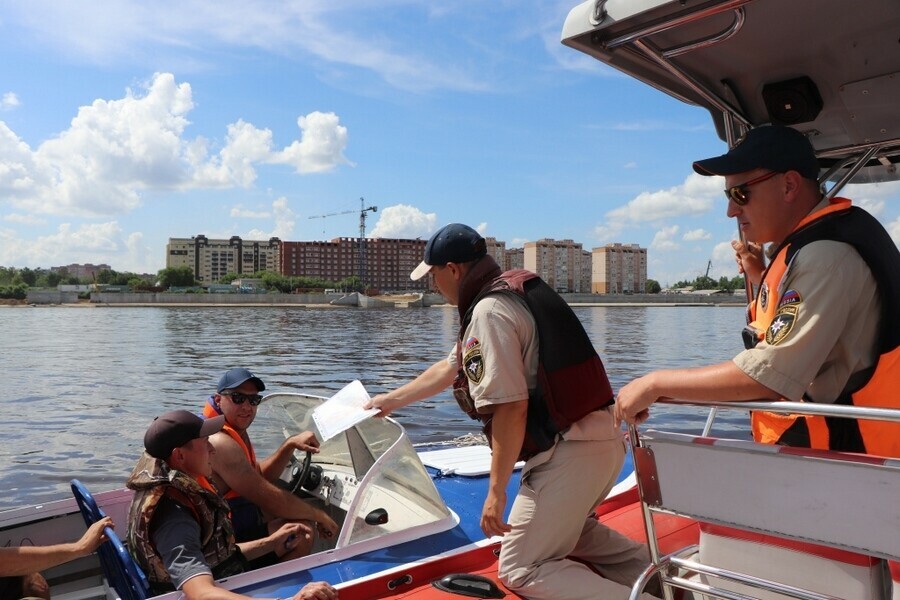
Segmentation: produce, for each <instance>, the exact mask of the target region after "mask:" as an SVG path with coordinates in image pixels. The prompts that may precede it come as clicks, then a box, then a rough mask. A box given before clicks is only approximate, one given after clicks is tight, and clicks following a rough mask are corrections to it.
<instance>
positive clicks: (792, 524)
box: [629, 400, 900, 600]
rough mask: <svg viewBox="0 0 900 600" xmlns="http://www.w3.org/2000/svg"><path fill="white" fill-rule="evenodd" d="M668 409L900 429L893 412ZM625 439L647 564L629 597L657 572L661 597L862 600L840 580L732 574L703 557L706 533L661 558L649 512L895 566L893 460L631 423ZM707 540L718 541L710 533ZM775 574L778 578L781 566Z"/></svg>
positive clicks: (898, 463)
mask: <svg viewBox="0 0 900 600" xmlns="http://www.w3.org/2000/svg"><path fill="white" fill-rule="evenodd" d="M665 403H667V404H677V405H680V406H684V405H692V406H697V407H705V408H710V406H712V407H713V408H714V409H715V410H742V411H746V410H765V411H769V412H775V413H780V414H803V415H814V416H828V417H838V418H853V419H862V420H878V421H888V422H894V423H900V410H897V409H884V408H868V407H865V408H864V407H854V406H835V405H822V404H813V403H800V402H766V401H754V402H714V403H709V402H704V403H698V402H690V401H684V400H666V401H665ZM629 437H630V441H631V445H632V452H633V454H634V462H635V473H636V478H637V483H638V492H639V495H640V499H641V507H642V512H643V517H644V525H645V530H646V534H647V541H648V547H649V551H650V557H651V563H652V564H651V566H650V567H649V568H648V570H647V571H646V572H645V573H644V576H643V577H642V578H641V579H640V580H639V581H638V583H637V584H636V585H635V587H634V589H633V590H632V594H631V598H633V599H636V598H638V597H639V596H640V593H641V591H642V590H643V587H644V585H645V584H646V582H647V581H648V580H649V579H650V578H651V577H652V576H654V575H655V574H657V573H658V574H659V575H660V578H661V581H662V583H663V591H664V597H665V598H666V599H667V600H672V598H673V597H674V596H673V590H674V589H684V590H690V591H692V592H694V593H697V594H701V595H703V596H706V597H713V598H731V599H734V598H752V597H754V596H751V595H747V594H748V593H755V592H753V590H755V591H760V592H761V593H762V594H763V597H769V596H766V595H765V594H766V593H769V594H771V593H774V594H780V595H781V596H782V597H788V598H800V599H804V600H824V599H828V598H840V597H844V598H847V597H861V596H857V595H855V594H853V593H852V592H847V591H838V590H840V589H841V588H840V587H839V586H840V585H841V583H840V582H838V584H834V583H833V582H829V583H828V586H838V587H823V586H822V583H821V581H819V582H816V581H812V582H811V583H809V582H808V581H807V580H805V579H803V580H802V581H803V585H798V584H797V583H796V581H794V582H792V581H791V580H790V577H787V578H785V579H782V578H780V576H779V577H776V576H775V575H773V574H772V572H770V571H767V570H766V569H768V568H769V567H764V568H763V569H762V572H759V570H753V569H750V568H748V569H746V570H745V569H744V568H743V562H741V563H739V564H740V565H741V568H735V567H734V566H733V565H729V564H727V563H725V564H722V563H721V562H718V563H717V561H715V560H709V561H707V560H705V556H710V557H711V556H713V551H712V550H710V551H708V554H707V555H704V549H703V544H704V541H703V540H704V537H703V534H701V543H700V547H697V546H693V547H690V548H684V549H681V550H679V551H677V552H674V553H672V554H670V555H668V556H662V555H661V552H660V546H659V542H658V538H657V535H656V530H655V526H654V519H653V516H654V514H673V515H678V516H683V517H688V518H691V519H694V520H696V521H698V522H700V523H702V524H704V525H703V526H702V527H701V530H704V529H705V530H706V531H716V529H715V528H718V530H728V531H739V532H746V533H747V534H748V535H750V536H751V537H752V536H756V537H754V538H753V539H756V538H758V537H760V536H761V537H762V538H765V539H767V540H768V539H769V538H772V539H776V538H777V539H778V540H782V541H786V543H787V544H789V545H790V544H799V545H800V546H804V545H806V546H810V547H813V548H827V549H831V551H834V552H837V553H838V554H840V553H843V555H852V556H854V557H862V558H863V559H867V558H871V565H873V566H870V567H860V568H861V569H864V570H865V569H866V568H868V569H870V570H872V569H874V570H876V571H877V569H879V568H880V567H879V566H878V565H879V564H880V563H881V561H882V560H888V561H898V560H900V536H897V535H896V533H897V531H898V527H900V503H897V502H896V498H897V497H900V459H896V458H885V457H878V456H872V455H867V454H854V453H847V452H834V451H828V450H813V449H805V448H793V447H785V446H776V445H769V444H758V443H755V442H751V441H748V440H731V439H724V438H716V437H707V436H706V435H701V436H695V435H687V434H682V433H670V432H661V431H653V430H645V431H643V432H640V433H639V431H638V428H637V427H636V426H633V425H632V426H630V427H629ZM706 539H715V538H714V537H713V536H712V535H710V536H708V537H707V538H706ZM763 543H768V542H767V541H766V542H763ZM785 547H789V546H785ZM772 552H775V553H776V554H777V551H775V550H773V551H772ZM741 560H745V557H742V559H741ZM770 562H777V561H776V560H772V561H770ZM779 568H783V565H781V567H779ZM774 572H775V573H776V574H777V573H778V572H779V570H778V568H776V569H775V571H774ZM848 578H849V576H848ZM860 579H862V580H864V579H865V577H859V578H857V580H854V581H848V582H845V583H846V584H847V585H857V584H858V581H859V580H860ZM808 583H809V584H808ZM817 587H818V589H816V588H817ZM748 590H751V591H749V592H748ZM842 594H843V595H842ZM847 594H850V595H847Z"/></svg>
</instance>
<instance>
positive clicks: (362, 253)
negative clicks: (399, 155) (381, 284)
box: [310, 197, 378, 290]
mask: <svg viewBox="0 0 900 600" xmlns="http://www.w3.org/2000/svg"><path fill="white" fill-rule="evenodd" d="M370 211H371V212H377V211H378V207H377V206H374V205H373V206H366V200H365V198H363V197H360V199H359V283H360V285H362V286H363V290H365V287H366V242H365V240H366V217H367V216H368V215H367V214H366V213H368V212H370ZM355 212H356V211H355V210H342V211H340V212H333V213H327V214H324V215H313V216H311V217H310V219H324V218H325V217H334V216H336V215H349V214H350V213H355Z"/></svg>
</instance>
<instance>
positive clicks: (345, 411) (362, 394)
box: [313, 379, 378, 441]
mask: <svg viewBox="0 0 900 600" xmlns="http://www.w3.org/2000/svg"><path fill="white" fill-rule="evenodd" d="M368 401H369V393H368V392H367V391H366V388H364V387H363V384H362V383H361V382H360V381H359V380H358V379H357V380H353V381H352V382H350V383H348V384H347V385H345V386H344V387H343V388H342V389H341V390H340V391H339V392H338V393H336V394H335V395H334V396H332V397H331V398H329V399H328V400H326V401H325V402H324V403H323V404H321V405H319V406H318V407H317V408H316V409H315V410H314V411H313V421H315V423H316V427H318V428H319V433H321V434H322V441H325V440H328V439H331V438H332V437H334V436H336V435H337V434H339V433H341V432H342V431H345V430H347V429H350V428H351V427H353V426H354V425H356V424H357V423H359V422H361V421H365V420H366V419H368V418H369V417H371V416H372V415H375V414H377V413H378V409H377V408H369V409H365V408H363V406H365V404H366V403H367V402H368Z"/></svg>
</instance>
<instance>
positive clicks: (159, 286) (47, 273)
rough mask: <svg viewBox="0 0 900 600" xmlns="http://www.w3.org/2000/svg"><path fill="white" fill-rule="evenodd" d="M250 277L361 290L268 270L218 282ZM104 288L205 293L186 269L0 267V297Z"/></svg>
mask: <svg viewBox="0 0 900 600" xmlns="http://www.w3.org/2000/svg"><path fill="white" fill-rule="evenodd" d="M242 277H243V278H247V277H252V278H253V279H261V280H262V287H263V289H264V290H265V291H271V292H281V293H286V294H289V293H292V292H295V291H299V292H308V291H321V290H325V289H336V290H342V291H356V290H360V289H362V286H361V285H360V281H359V277H356V276H353V277H347V278H346V279H342V280H341V281H329V280H326V279H319V278H314V277H285V276H284V275H281V274H279V273H273V272H272V271H260V272H258V273H254V274H253V275H238V274H237V273H228V274H227V275H225V276H224V277H222V278H221V279H219V281H218V282H216V283H220V284H230V283H231V282H232V281H234V280H235V279H239V278H242ZM61 284H62V285H93V284H98V285H104V286H121V287H125V288H128V290H130V291H135V292H160V291H164V290H168V289H170V288H173V287H176V288H186V291H193V292H201V293H202V292H203V291H205V290H204V289H203V288H202V287H201V286H200V285H199V284H198V282H197V281H196V280H195V279H194V273H193V271H192V270H191V268H190V267H167V268H165V269H161V270H160V271H159V272H158V273H157V274H156V275H155V276H153V275H139V274H137V273H132V272H130V271H115V270H113V269H103V270H101V271H99V272H98V273H97V275H96V278H94V277H76V276H74V275H72V274H70V273H69V271H68V269H65V268H62V269H55V270H52V271H51V270H50V269H42V268H37V269H31V268H29V267H23V268H21V269H19V268H16V267H3V266H0V298H15V299H24V298H25V297H26V295H27V294H28V290H29V289H30V288H55V287H57V286H58V285H61Z"/></svg>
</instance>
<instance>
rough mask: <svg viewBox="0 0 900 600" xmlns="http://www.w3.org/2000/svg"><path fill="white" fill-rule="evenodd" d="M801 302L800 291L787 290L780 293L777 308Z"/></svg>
mask: <svg viewBox="0 0 900 600" xmlns="http://www.w3.org/2000/svg"><path fill="white" fill-rule="evenodd" d="M801 302H803V298H801V297H800V292H798V291H796V290H788V291H786V292H785V293H784V294H782V296H781V300H779V301H778V308H781V307H782V306H787V305H788V304H800V303H801Z"/></svg>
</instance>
